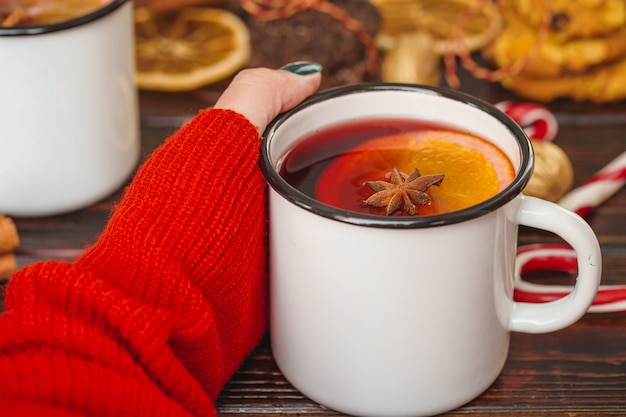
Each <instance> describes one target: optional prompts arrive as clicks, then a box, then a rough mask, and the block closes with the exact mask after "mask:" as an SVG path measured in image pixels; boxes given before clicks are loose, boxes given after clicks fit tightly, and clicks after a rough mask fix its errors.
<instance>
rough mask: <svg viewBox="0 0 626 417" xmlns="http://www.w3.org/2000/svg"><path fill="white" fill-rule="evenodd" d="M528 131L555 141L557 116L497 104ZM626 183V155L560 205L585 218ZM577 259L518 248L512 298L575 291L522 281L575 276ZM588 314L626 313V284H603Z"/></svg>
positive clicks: (555, 249)
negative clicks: (541, 275) (543, 274)
mask: <svg viewBox="0 0 626 417" xmlns="http://www.w3.org/2000/svg"><path fill="white" fill-rule="evenodd" d="M496 107H498V108H499V109H500V110H502V111H504V112H505V113H507V114H508V115H509V116H510V117H511V118H512V119H513V120H514V121H516V122H517V123H518V124H519V125H520V126H522V128H523V129H524V130H525V131H526V133H527V134H528V136H529V137H530V138H531V139H536V140H553V139H554V137H555V136H556V134H557V132H558V124H557V120H556V118H555V117H554V115H553V114H552V113H551V112H550V111H549V110H548V109H547V108H545V107H543V106H540V105H537V104H532V103H513V102H501V103H498V104H496ZM625 183H626V152H623V153H622V154H621V155H619V156H618V157H617V158H615V159H614V160H612V161H611V162H610V163H609V164H607V165H606V166H605V167H604V168H602V169H601V170H600V171H598V172H597V173H596V174H595V175H593V176H592V177H591V178H589V179H588V180H587V181H586V182H585V183H583V184H582V185H580V186H579V187H577V188H574V189H573V190H571V191H570V192H569V193H567V194H566V195H565V196H564V197H563V198H562V199H561V200H560V201H559V202H558V203H559V204H560V205H561V206H563V207H565V208H567V209H568V210H571V211H573V212H575V213H577V214H578V215H580V216H585V215H586V214H588V213H589V212H591V211H592V210H593V209H595V208H596V207H598V206H599V205H601V204H603V203H604V202H605V201H606V200H608V199H609V198H610V197H611V196H613V194H615V193H616V192H617V191H619V190H620V189H621V188H622V187H623V186H624V184H625ZM577 268H578V265H577V258H576V253H575V252H574V250H573V249H572V248H571V247H570V246H568V245H553V244H535V245H526V246H521V247H519V248H518V251H517V257H516V266H515V283H514V284H515V285H514V292H513V298H514V299H515V300H516V301H520V302H532V303H541V302H548V301H553V300H557V299H559V298H562V297H564V296H566V295H567V294H569V293H570V292H571V291H572V288H573V287H571V286H567V285H551V286H546V285H539V284H534V283H531V282H528V281H525V280H524V279H523V278H522V275H523V274H525V273H528V272H532V271H563V272H567V273H569V274H575V273H576V271H577ZM588 312H590V313H608V312H626V285H600V287H599V289H598V293H597V295H596V297H595V299H594V301H593V303H592V305H591V307H589V310H588Z"/></svg>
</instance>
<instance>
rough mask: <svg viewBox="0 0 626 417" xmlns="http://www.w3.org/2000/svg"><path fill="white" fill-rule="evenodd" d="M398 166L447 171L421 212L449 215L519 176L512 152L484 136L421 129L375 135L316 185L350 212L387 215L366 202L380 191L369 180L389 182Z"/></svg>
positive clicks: (407, 169) (431, 172)
mask: <svg viewBox="0 0 626 417" xmlns="http://www.w3.org/2000/svg"><path fill="white" fill-rule="evenodd" d="M394 167H395V168H397V169H398V170H400V171H401V172H403V173H405V174H410V173H411V172H413V170H414V169H415V168H417V169H419V171H420V172H421V174H422V175H438V174H444V175H445V178H444V179H443V181H442V182H441V185H440V186H438V187H430V188H429V189H428V194H429V195H430V198H431V204H430V205H428V206H420V207H418V215H429V214H440V213H446V212H450V211H456V210H461V209H464V208H467V207H470V206H473V205H475V204H478V203H480V202H482V201H485V200H487V199H489V198H491V197H493V196H494V195H496V194H497V193H498V192H499V191H500V190H502V189H504V188H505V187H506V186H507V185H508V184H509V183H510V182H511V181H512V180H513V177H514V176H515V172H514V169H513V166H512V164H511V162H510V161H509V159H508V158H507V157H506V155H504V153H503V152H502V151H501V150H500V149H498V148H497V147H496V146H494V145H492V144H491V143H489V142H487V141H485V140H483V139H481V138H479V137H476V136H473V135H470V134H466V133H460V132H452V131H445V130H420V131H413V132H406V133H400V134H395V135H390V136H384V137H379V138H375V139H371V140H368V141H366V142H364V143H362V144H361V145H359V146H357V147H355V148H353V149H351V150H349V151H348V152H346V153H345V154H343V155H342V156H340V157H339V158H338V159H336V160H335V161H334V162H333V163H332V164H331V165H329V167H328V168H327V169H326V170H325V171H324V172H323V173H322V175H321V176H320V179H319V181H318V183H317V186H316V189H315V195H316V198H317V199H318V200H320V201H321V202H323V203H325V204H328V205H331V206H334V207H338V208H343V209H346V210H351V211H357V212H362V213H369V214H384V209H380V208H372V207H366V206H364V205H363V201H364V200H365V199H367V198H368V197H369V196H370V195H372V194H373V193H374V191H372V190H370V189H369V187H367V186H366V185H365V182H366V181H381V180H386V181H389V173H390V171H391V170H392V169H393V168H394ZM399 214H400V215H406V213H403V212H399Z"/></svg>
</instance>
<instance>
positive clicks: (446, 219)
mask: <svg viewBox="0 0 626 417" xmlns="http://www.w3.org/2000/svg"><path fill="white" fill-rule="evenodd" d="M376 90H386V91H389V90H399V91H415V92H421V93H427V94H435V95H438V96H441V97H444V98H449V99H453V100H456V101H459V102H463V103H466V104H469V105H471V106H472V107H476V108H478V109H479V110H481V111H483V112H485V113H487V114H489V115H491V116H492V117H494V118H495V119H497V120H498V121H500V122H501V123H502V124H503V125H504V126H506V128H507V129H508V130H509V131H510V132H511V134H512V135H513V136H514V137H516V138H517V139H518V140H517V143H518V146H519V150H520V154H521V164H520V167H519V171H518V173H517V175H516V176H515V178H514V179H513V181H512V182H511V184H509V185H508V186H507V187H506V188H505V189H504V190H502V191H501V192H500V193H498V194H497V195H495V196H494V197H492V198H490V199H488V200H485V201H483V202H481V203H479V204H476V205H474V206H471V207H468V208H466V209H463V210H458V211H453V212H449V213H443V214H435V215H428V216H413V217H408V216H390V217H385V216H377V215H371V214H365V213H357V212H354V211H349V210H342V209H339V208H335V207H332V206H329V205H326V204H324V203H321V202H319V201H317V200H316V199H314V198H312V197H310V196H308V195H306V194H304V193H302V192H300V191H298V190H297V189H295V188H294V187H292V186H291V185H290V184H289V183H287V181H285V180H284V179H283V178H282V177H281V176H280V175H279V173H278V172H277V171H276V170H275V169H274V167H273V165H272V161H271V158H270V148H271V143H272V139H271V138H272V136H273V135H274V133H275V132H276V131H277V130H278V129H279V128H280V126H281V125H282V124H283V123H284V122H285V121H286V120H288V119H289V117H291V116H292V115H293V114H295V113H297V112H300V111H302V110H303V109H305V108H307V107H310V106H313V105H315V104H316V103H318V102H320V101H324V100H328V99H329V98H333V97H339V96H343V95H349V94H355V93H359V92H365V91H376ZM262 139H263V144H262V146H261V160H260V167H261V171H262V173H263V175H264V177H265V179H266V181H267V182H268V184H269V185H270V186H271V187H272V188H273V189H274V190H275V191H276V192H278V194H280V195H282V196H283V197H284V198H286V199H287V200H288V201H290V202H292V203H293V204H295V205H297V206H299V207H301V208H303V209H305V210H307V211H310V212H313V213H316V214H318V215H320V216H323V217H326V218H329V219H333V220H336V221H340V222H344V223H349V224H354V225H359V226H369V227H381V228H390V229H415V228H425V227H434V226H443V225H447V224H454V223H460V222H463V221H467V220H470V219H473V218H478V217H481V216H484V215H486V214H488V213H491V212H493V211H495V210H497V209H498V208H500V207H502V206H503V205H505V204H506V203H508V202H509V201H511V200H512V199H513V198H515V197H516V196H517V195H519V194H520V193H521V192H522V190H523V189H524V187H525V186H526V184H527V183H528V181H529V180H530V176H531V174H532V171H533V165H534V159H533V153H532V151H531V150H532V148H531V144H530V140H529V139H528V136H527V135H526V133H525V132H524V130H523V129H522V128H521V127H520V126H519V125H518V124H517V123H516V122H515V121H513V120H512V119H511V118H510V117H509V116H508V115H506V114H505V113H504V112H502V111H501V110H499V109H497V108H496V107H495V106H493V105H491V104H489V103H487V102H485V101H483V100H481V99H479V98H477V97H474V96H471V95H468V94H465V93H462V92H459V91H454V90H450V89H447V88H444V87H434V86H422V85H414V84H397V83H363V84H354V85H349V86H343V87H337V88H333V89H329V90H326V91H322V92H319V93H317V94H315V95H313V96H311V97H309V98H308V99H306V100H305V101H303V102H302V103H300V104H299V105H298V106H296V107H294V108H293V109H292V110H290V111H287V112H285V113H282V114H281V115H279V116H278V117H277V118H276V119H274V120H273V121H272V122H271V123H270V124H269V126H268V127H267V129H266V130H265V132H264V133H263V138H262Z"/></svg>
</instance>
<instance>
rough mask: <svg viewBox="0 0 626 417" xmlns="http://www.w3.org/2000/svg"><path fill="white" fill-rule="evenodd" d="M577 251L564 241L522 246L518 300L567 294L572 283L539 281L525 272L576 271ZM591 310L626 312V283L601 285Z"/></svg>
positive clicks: (544, 299) (534, 300)
mask: <svg viewBox="0 0 626 417" xmlns="http://www.w3.org/2000/svg"><path fill="white" fill-rule="evenodd" d="M577 269H578V265H577V261H576V252H574V250H573V249H572V248H570V247H569V245H564V244H535V245H526V246H522V247H520V248H519V250H518V252H517V262H516V265H515V287H514V288H515V289H514V293H513V297H514V299H515V301H522V302H528V303H545V302H548V301H554V300H558V299H559V298H562V297H565V296H566V295H567V294H569V293H570V292H571V291H572V287H571V286H568V285H539V284H535V283H532V282H528V281H525V280H524V279H523V278H522V275H523V274H525V273H528V272H533V271H562V272H566V273H569V274H576V271H577ZM588 312H589V313H610V312H626V285H600V287H599V289H598V293H597V295H596V297H595V299H594V301H593V304H592V305H591V307H589V310H588Z"/></svg>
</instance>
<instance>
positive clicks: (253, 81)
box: [214, 62, 322, 133]
mask: <svg viewBox="0 0 626 417" xmlns="http://www.w3.org/2000/svg"><path fill="white" fill-rule="evenodd" d="M321 70H322V67H321V65H319V64H315V63H309V62H300V63H294V64H289V65H286V66H285V67H283V69H279V70H272V69H268V68H254V69H245V70H243V71H241V72H239V73H238V74H237V75H236V76H235V78H233V80H232V81H231V83H230V85H229V86H228V87H227V88H226V90H224V93H223V94H222V95H221V96H220V98H219V99H218V100H217V102H216V103H215V106H214V108H216V109H229V110H233V111H236V112H238V113H240V114H241V115H243V116H245V117H246V118H247V119H248V120H249V121H250V122H251V123H252V124H254V125H255V126H256V127H257V130H258V131H259V133H262V132H263V131H264V130H265V128H266V127H267V125H268V123H269V122H270V121H271V120H272V119H274V118H275V117H276V116H278V114H279V113H281V112H284V111H286V110H289V109H291V108H292V107H294V106H295V105H297V104H298V103H300V102H301V101H302V100H304V99H305V98H306V97H308V96H310V95H311V94H313V93H314V92H315V91H316V90H317V89H318V88H319V85H320V82H321V74H320V72H321Z"/></svg>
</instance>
